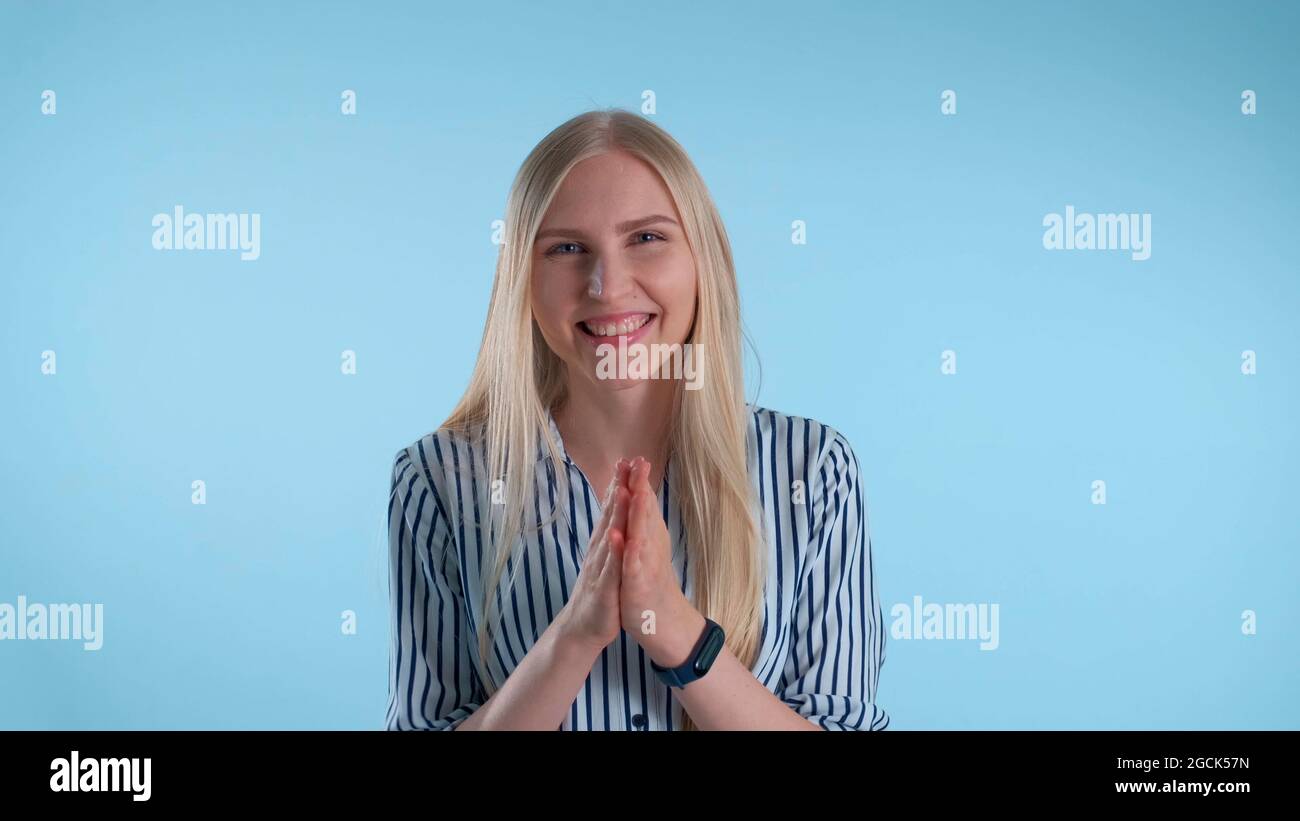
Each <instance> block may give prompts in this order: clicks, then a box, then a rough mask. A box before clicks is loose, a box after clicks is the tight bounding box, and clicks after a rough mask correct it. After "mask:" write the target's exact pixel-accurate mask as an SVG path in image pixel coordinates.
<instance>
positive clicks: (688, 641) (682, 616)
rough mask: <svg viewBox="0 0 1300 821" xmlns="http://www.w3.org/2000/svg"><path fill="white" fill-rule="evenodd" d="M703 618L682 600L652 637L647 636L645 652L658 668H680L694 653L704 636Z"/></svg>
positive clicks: (689, 604)
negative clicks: (701, 637)
mask: <svg viewBox="0 0 1300 821" xmlns="http://www.w3.org/2000/svg"><path fill="white" fill-rule="evenodd" d="M705 624H706V622H705V620H704V616H702V615H700V612H699V611H698V610H696V609H695V608H694V607H693V606H692V605H691V603H690V602H689V601H687V600H686V599H685V597H683V598H682V601H681V603H680V605H679V607H678V608H676V612H675V613H674V614H673V616H672V617H671V618H670V619H669V620H668V623H667V624H666V625H665V624H664V623H662V622H660V630H659V631H658V632H657V634H656V635H654V636H647V637H646V638H647V639H649V640H650V641H647V642H646V652H647V653H649V654H650V658H651V660H652V661H654V663H655V664H658V665H659V666H660V667H680V666H681V665H683V664H685V663H686V662H687V661H688V660H689V659H690V657H691V654H692V653H693V652H694V651H695V645H696V644H697V643H698V642H699V640H700V636H702V635H703V634H704V626H705Z"/></svg>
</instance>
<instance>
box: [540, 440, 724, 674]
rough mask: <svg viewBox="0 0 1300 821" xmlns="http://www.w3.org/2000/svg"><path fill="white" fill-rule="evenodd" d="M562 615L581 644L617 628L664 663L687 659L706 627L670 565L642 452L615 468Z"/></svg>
mask: <svg viewBox="0 0 1300 821" xmlns="http://www.w3.org/2000/svg"><path fill="white" fill-rule="evenodd" d="M562 615H563V621H564V629H565V632H566V634H567V635H568V636H570V637H571V638H573V639H574V640H575V641H577V642H578V643H579V644H581V645H583V646H584V647H586V648H587V649H589V650H594V651H595V652H599V651H600V650H602V649H603V648H604V647H606V646H607V645H608V644H609V643H610V642H612V641H613V640H614V639H616V638H618V634H619V630H620V629H622V630H625V631H627V634H628V635H629V636H631V637H632V638H633V639H635V640H636V642H637V643H638V644H640V645H641V646H642V647H643V648H645V650H646V652H647V653H648V654H649V655H650V657H651V658H652V659H654V661H656V662H657V663H658V664H660V665H662V666H666V667H675V666H677V665H680V664H682V663H684V662H685V660H686V658H687V657H689V655H690V652H691V649H692V648H693V647H694V644H695V641H696V640H697V639H698V638H699V634H700V632H702V630H703V628H704V617H703V616H701V615H700V613H699V612H698V611H697V610H696V609H695V607H694V606H693V605H692V604H691V602H690V600H689V599H687V598H686V596H685V595H684V594H683V593H682V589H681V586H680V582H679V581H678V577H677V573H676V571H675V570H674V569H673V566H672V540H671V538H670V537H669V535H668V526H667V524H666V523H665V522H664V519H663V516H662V515H661V514H660V512H659V502H658V499H657V497H656V496H655V493H654V490H652V489H651V487H650V463H649V462H648V461H647V460H645V459H643V458H641V457H640V456H638V457H636V458H635V459H633V460H631V461H630V462H629V461H627V460H626V459H620V460H619V461H618V464H617V465H616V466H615V470H614V479H613V480H612V482H611V483H610V486H609V489H608V490H607V491H606V493H605V498H604V501H603V502H602V507H601V514H600V519H599V520H598V521H597V523H596V529H595V530H594V531H593V532H592V536H591V542H590V544H589V545H588V549H587V555H586V557H585V558H584V559H583V564H582V568H581V570H580V571H579V573H578V580H577V583H576V584H575V585H574V590H573V595H572V596H571V597H570V599H569V601H568V603H567V604H566V605H565V608H564V612H563V614H562Z"/></svg>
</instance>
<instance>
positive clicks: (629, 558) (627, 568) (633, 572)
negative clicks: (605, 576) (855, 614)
mask: <svg viewBox="0 0 1300 821" xmlns="http://www.w3.org/2000/svg"><path fill="white" fill-rule="evenodd" d="M643 544H644V542H641V541H637V542H635V543H634V542H631V541H629V542H628V543H627V544H626V545H624V547H623V550H622V556H623V562H622V565H623V567H622V570H623V573H622V576H621V577H620V578H627V579H631V578H636V576H637V574H639V573H640V572H641V546H642V545H643Z"/></svg>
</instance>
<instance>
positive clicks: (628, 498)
mask: <svg viewBox="0 0 1300 821" xmlns="http://www.w3.org/2000/svg"><path fill="white" fill-rule="evenodd" d="M614 494H615V498H617V499H619V500H620V503H618V504H617V505H616V506H615V508H614V515H613V518H612V519H611V521H610V526H611V527H614V528H617V529H618V530H620V531H622V532H623V534H624V535H627V516H628V509H629V507H630V505H631V502H632V494H631V493H630V492H628V489H627V488H625V487H620V488H619V489H618V490H616V491H614Z"/></svg>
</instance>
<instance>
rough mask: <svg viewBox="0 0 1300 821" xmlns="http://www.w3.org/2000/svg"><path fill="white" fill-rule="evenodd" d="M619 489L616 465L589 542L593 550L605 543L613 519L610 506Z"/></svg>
mask: <svg viewBox="0 0 1300 821" xmlns="http://www.w3.org/2000/svg"><path fill="white" fill-rule="evenodd" d="M619 461H620V462H621V461H622V460H621V459H620V460H619ZM617 489H618V465H615V466H614V478H613V479H611V480H610V482H609V487H608V488H606V490H605V498H604V499H602V500H601V503H600V518H599V519H597V520H596V529H595V530H594V531H592V534H591V541H590V542H589V544H590V545H591V546H592V549H593V550H594V549H595V548H597V547H599V545H600V543H601V542H602V541H604V539H605V531H606V530H608V529H609V523H610V520H611V518H612V510H611V507H610V504H611V502H613V500H614V497H615V493H616V491H617Z"/></svg>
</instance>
